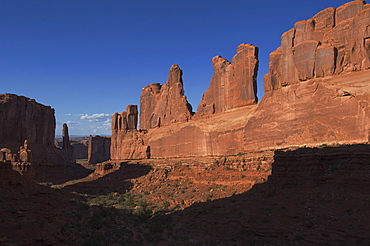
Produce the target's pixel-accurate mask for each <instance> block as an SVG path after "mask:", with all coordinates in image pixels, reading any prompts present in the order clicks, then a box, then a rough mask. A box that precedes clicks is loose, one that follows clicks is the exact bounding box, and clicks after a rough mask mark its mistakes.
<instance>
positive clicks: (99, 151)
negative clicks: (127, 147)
mask: <svg viewBox="0 0 370 246" xmlns="http://www.w3.org/2000/svg"><path fill="white" fill-rule="evenodd" d="M110 143H111V139H110V137H101V136H91V135H90V138H89V143H88V162H89V163H91V164H96V163H99V162H103V161H107V160H109V159H110Z"/></svg>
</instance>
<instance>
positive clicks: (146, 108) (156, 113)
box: [140, 65, 192, 129]
mask: <svg viewBox="0 0 370 246" xmlns="http://www.w3.org/2000/svg"><path fill="white" fill-rule="evenodd" d="M191 116H192V107H191V105H190V104H189V103H188V101H187V100H186V96H184V89H183V81H182V70H181V69H180V68H179V66H178V65H172V66H171V68H170V72H169V74H168V80H167V82H166V84H164V85H160V84H159V83H155V84H151V85H147V86H145V88H144V89H143V92H142V93H141V96H140V128H141V129H150V128H154V127H162V126H166V125H169V124H171V123H174V122H186V121H188V120H189V119H191Z"/></svg>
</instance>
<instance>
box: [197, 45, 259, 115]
mask: <svg viewBox="0 0 370 246" xmlns="http://www.w3.org/2000/svg"><path fill="white" fill-rule="evenodd" d="M212 65H213V69H214V73H213V78H212V79H211V83H210V86H209V88H208V89H207V91H206V93H204V94H203V96H202V101H201V102H200V103H199V105H198V110H197V112H196V114H195V115H196V116H202V115H210V114H215V113H221V112H224V111H227V110H229V109H233V108H239V107H242V106H247V105H251V104H255V103H256V102H257V84H256V79H257V70H258V48H257V47H256V46H254V45H251V44H241V45H239V46H238V48H237V54H236V55H235V56H234V57H233V59H232V63H230V62H229V61H228V60H226V59H225V58H222V57H221V56H215V57H213V59H212Z"/></svg>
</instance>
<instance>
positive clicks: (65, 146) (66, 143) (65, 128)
mask: <svg viewBox="0 0 370 246" xmlns="http://www.w3.org/2000/svg"><path fill="white" fill-rule="evenodd" d="M62 137H63V147H62V148H63V149H69V148H71V142H70V141H69V132H68V125H67V124H66V123H64V124H63V129H62Z"/></svg>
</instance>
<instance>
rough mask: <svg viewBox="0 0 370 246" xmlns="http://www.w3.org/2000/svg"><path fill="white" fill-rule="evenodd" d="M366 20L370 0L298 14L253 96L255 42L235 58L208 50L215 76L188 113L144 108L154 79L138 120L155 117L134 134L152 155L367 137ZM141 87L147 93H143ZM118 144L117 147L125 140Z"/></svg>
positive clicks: (154, 91) (155, 87) (155, 91)
mask: <svg viewBox="0 0 370 246" xmlns="http://www.w3.org/2000/svg"><path fill="white" fill-rule="evenodd" d="M369 23H370V5H368V4H365V3H364V2H363V1H354V2H350V3H347V4H345V5H343V6H341V7H338V8H328V9H325V10H323V11H321V12H319V13H318V14H316V15H315V16H314V17H313V18H311V19H309V20H305V21H299V22H297V23H296V24H295V26H294V28H293V29H291V30H289V31H288V32H286V33H284V34H283V35H282V38H281V40H282V43H281V47H279V48H278V49H277V50H276V51H274V52H272V53H271V55H270V66H269V73H268V74H267V75H266V76H265V95H264V97H263V98H262V100H261V101H260V102H259V103H258V104H256V100H257V99H256V96H255V95H256V94H255V92H256V87H255V78H256V71H257V65H258V60H257V48H256V47H254V46H252V45H247V44H242V45H240V46H239V47H238V51H237V55H235V56H234V58H233V63H230V62H228V61H227V60H226V59H223V58H221V57H219V56H216V57H215V58H213V65H214V67H215V72H214V77H213V78H212V80H211V85H210V87H209V89H208V90H207V92H206V93H205V94H204V95H203V100H202V102H201V103H200V105H199V107H198V111H197V112H196V114H195V115H194V117H192V119H191V120H188V121H184V122H182V123H181V124H164V125H162V123H161V122H162V118H163V117H164V116H165V115H170V113H171V112H172V111H170V110H169V109H168V108H166V107H162V109H163V111H161V114H160V115H162V116H161V117H162V118H161V117H159V118H158V117H157V116H158V115H159V114H148V111H146V110H147V109H149V111H150V112H153V111H155V110H154V109H153V108H157V106H158V104H157V102H159V99H158V100H157V99H156V100H154V99H153V100H152V101H150V100H149V99H148V98H156V97H158V98H160V97H159V95H160V93H161V91H162V88H161V86H160V85H159V84H152V85H151V86H148V87H146V89H144V92H143V94H142V100H141V103H142V104H141V112H142V113H144V114H145V115H144V116H141V117H143V118H142V119H143V122H144V123H140V124H144V125H145V124H146V123H145V122H148V120H149V118H150V117H152V118H150V119H151V120H152V119H155V120H154V121H151V122H152V123H153V122H156V123H155V124H154V123H153V124H151V125H150V126H148V127H147V128H148V132H147V133H146V134H141V135H140V137H139V136H137V135H133V136H131V139H135V141H137V140H138V139H140V147H141V146H147V147H148V148H149V147H150V156H151V157H153V158H166V157H183V156H209V155H233V154H234V155H235V154H238V153H245V152H254V151H261V150H276V149H285V148H297V147H300V146H307V147H315V146H320V145H323V144H325V145H332V144H354V143H368V139H369V131H370V110H369V106H368V105H369V101H370V79H369V78H370V70H369V68H370V61H369V59H370V58H369V54H370V52H369V45H370V41H368V40H370V39H369V38H370V33H369V30H370V28H369V26H370V24H369ZM181 85H182V84H181ZM149 92H150V93H151V94H150V93H149ZM146 93H149V94H150V95H151V96H143V95H146ZM153 95H156V96H153ZM143 99H145V100H143ZM147 99H148V100H147ZM146 100H147V101H146ZM161 100H162V99H161ZM167 102H168V100H164V101H163V102H162V103H164V104H166V103H167ZM151 107H152V108H151ZM155 112H158V111H155ZM150 115H151V116H150ZM204 116H206V117H204ZM156 117H157V118H156ZM155 126H161V127H157V128H153V127H155ZM135 134H136V133H135ZM127 137H129V136H128V135H126V138H125V141H128V142H129V140H128V138H127ZM114 141H115V140H114V139H112V145H113V144H115V143H114ZM131 141H132V140H131ZM115 145H116V146H117V147H116V149H117V150H116V151H117V152H119V151H121V150H119V149H123V147H125V149H127V147H126V146H128V145H122V146H121V147H120V145H119V144H115ZM130 146H131V147H132V146H133V145H130ZM130 151H131V152H134V151H135V150H130Z"/></svg>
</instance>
